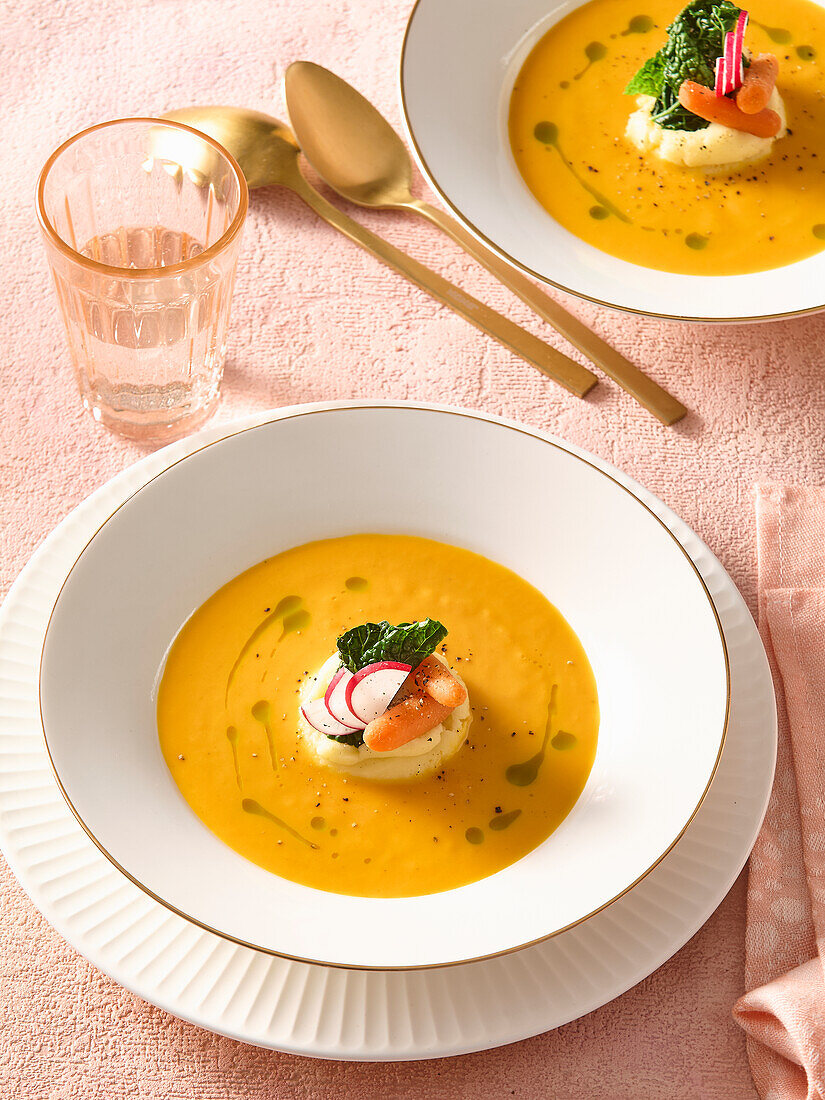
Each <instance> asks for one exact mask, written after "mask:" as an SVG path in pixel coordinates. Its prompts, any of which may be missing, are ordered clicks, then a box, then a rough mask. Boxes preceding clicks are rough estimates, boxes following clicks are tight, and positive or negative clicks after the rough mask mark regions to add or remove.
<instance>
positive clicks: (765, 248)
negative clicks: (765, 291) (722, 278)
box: [509, 0, 825, 275]
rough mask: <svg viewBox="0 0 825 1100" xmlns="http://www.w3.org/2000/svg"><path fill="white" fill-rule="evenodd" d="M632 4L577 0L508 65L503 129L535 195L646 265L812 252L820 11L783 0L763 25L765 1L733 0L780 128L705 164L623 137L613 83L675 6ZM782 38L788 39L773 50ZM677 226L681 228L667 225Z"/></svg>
mask: <svg viewBox="0 0 825 1100" xmlns="http://www.w3.org/2000/svg"><path fill="white" fill-rule="evenodd" d="M637 3H638V0H635V2H634V0H590V2H589V3H585V4H582V5H581V6H580V7H577V8H575V9H574V10H573V11H570V12H569V13H568V14H567V15H566V16H565V17H564V18H563V19H561V20H560V21H559V22H558V23H556V24H554V25H553V26H552V27H551V28H550V29H549V30H548V31H547V33H546V34H545V35H544V37H543V38H541V39H540V40H539V41H538V42H537V43H536V44H535V46H534V48H533V50H532V51H531V53H530V54H529V55H528V57H527V60H526V61H525V63H524V65H523V66H522V69H521V71H520V72H519V74H518V79H517V80H516V82H515V85H514V87H513V93H512V96H511V99H510V113H509V134H510V143H511V147H512V151H513V156H514V158H515V161H516V165H517V167H518V169H519V172H520V173H521V175H522V177H523V179H524V181H525V183H526V184H527V186H528V187H529V188H530V190H531V191H532V193H533V195H534V196H535V198H536V199H537V200H538V202H539V203H540V204H541V205H542V206H543V207H544V209H545V210H546V211H547V213H548V215H549V216H550V217H552V218H553V219H555V221H557V222H558V223H559V224H560V225H561V226H563V227H564V228H565V229H567V230H568V231H570V232H571V233H573V234H575V235H576V236H577V237H579V238H580V239H582V240H583V241H585V242H587V243H588V244H590V245H592V246H593V247H594V248H597V249H600V250H601V251H603V252H606V253H608V254H610V255H613V256H617V257H619V258H620V259H623V260H626V261H628V262H630V263H634V264H638V265H641V266H644V267H649V268H654V269H657V270H663V271H673V272H679V273H684V274H690V275H737V274H746V273H748V272H753V271H762V270H767V269H769V268H776V267H781V266H784V265H786V264H790V263H794V262H796V261H798V260H802V259H804V258H806V257H807V256H810V255H812V254H814V253H815V252H818V251H821V250H822V248H823V243H822V238H819V237H818V236H817V235H816V234H814V235H812V234H811V226H812V225H815V224H818V223H820V222H822V221H823V216H822V211H823V209H825V157H823V156H822V152H821V150H822V134H823V133H825V97H824V96H823V95H822V90H823V88H825V63H824V62H823V59H825V11H824V10H823V9H822V8H821V7H820V6H819V5H818V4H815V3H812V2H811V0H784V2H783V4H782V17H783V24H784V25H783V26H782V27H775V26H773V25H772V22H771V11H772V5H771V4H770V3H769V2H768V0H753V2H749V3H748V4H747V5H746V7H747V8H748V10H749V11H750V14H751V23H750V25H749V28H748V32H747V36H746V45H747V47H748V48H749V49H750V50H752V51H753V52H754V53H759V52H777V53H778V54H779V63H780V72H779V80H778V89H779V92H780V94H781V95H782V98H783V100H784V102H785V107H786V111H787V115H788V129H789V133H788V134H787V136H785V137H783V138H781V139H780V140H778V141H777V142H776V143H775V145H774V146H773V148H772V151H771V152H770V154H769V156H768V157H767V158H766V159H765V160H763V161H760V162H759V163H758V164H755V165H752V166H750V167H746V168H743V170H742V171H740V172H737V173H730V172H725V171H719V172H718V173H716V172H714V173H707V172H706V171H703V170H701V169H692V168H684V167H680V166H678V165H674V164H668V163H667V162H665V161H662V160H660V159H659V158H658V157H656V156H655V155H654V154H651V155H648V156H643V155H641V154H640V153H639V151H638V150H637V149H636V148H635V146H633V145H632V144H631V143H630V141H629V140H627V139H626V138H625V128H626V126H627V120H628V118H629V116H630V114H631V113H632V112H633V111H634V110H635V109H636V100H635V97H633V96H627V95H625V94H624V89H625V88H626V86H627V84H628V82H629V81H630V79H631V78H632V77H633V75H634V74H635V73H636V72H637V71H638V69H640V68H641V66H642V65H643V64H644V63H645V62H646V61H647V60H648V59H649V58H650V57H651V56H652V55H653V54H654V53H655V51H656V50H658V49H659V48H660V47H661V46H662V45H663V44H664V42H665V40H666V27H667V26H668V25H669V24H670V23H671V22H672V21H673V18H674V17H675V15H676V14H677V12H678V11H679V9H680V7H682V6H684V3H683V2H682V3H679V2H678V0H650V3H646V4H645V10H644V12H640V11H639V8H638V6H637ZM643 28H648V29H646V30H643ZM614 39H615V43H616V44H615V45H614V44H613V40H614ZM608 41H610V43H611V45H610V48H609V49H607V47H605V45H604V44H605V42H608ZM791 42H794V43H798V44H799V45H796V46H795V47H794V48H788V49H785V50H779V51H777V44H781V45H784V46H786V47H788V46H789V44H790V43H791ZM597 45H598V46H601V47H602V48H603V49H604V50H605V51H606V52H605V53H604V54H601V52H600V51H598V50H594V49H593V48H594V47H596V46H597ZM589 49H590V50H591V52H592V53H593V56H594V58H595V57H596V56H597V55H598V56H599V60H598V61H597V62H596V61H593V60H591V59H590V57H589V56H588V53H587V51H588V50H589ZM583 54H584V55H585V57H586V58H587V64H586V66H583V65H582V61H581V59H582V55H583ZM577 77H578V78H579V79H576V78H577ZM563 84H568V85H569V87H568V88H566V89H565V88H562V87H561V85H563ZM594 201H595V203H596V206H595V207H594V205H593V204H594ZM598 208H603V209H605V210H607V211H608V212H609V214H610V215H611V216H610V217H605V216H604V215H603V214H601V213H596V212H595V211H596V210H597V209H598ZM681 227H685V228H687V227H689V228H690V230H691V232H689V233H688V232H686V233H685V234H680V233H678V232H677V230H678V229H679V228H681ZM700 241H701V242H703V243H702V244H700V243H699V242H700Z"/></svg>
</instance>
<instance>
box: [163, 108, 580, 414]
mask: <svg viewBox="0 0 825 1100" xmlns="http://www.w3.org/2000/svg"><path fill="white" fill-rule="evenodd" d="M164 117H165V118H168V119H172V120H173V121H177V122H184V123H186V124H187V125H189V126H191V127H193V128H194V129H195V130H200V131H202V132H203V133H205V134H208V135H209V136H210V137H213V138H214V139H215V140H216V141H217V142H219V143H220V144H221V145H222V146H223V147H224V148H225V149H228V150H229V152H230V153H231V154H232V155H233V156H234V157H235V159H236V160H237V162H238V164H239V165H240V167H241V170H242V172H243V174H244V176H245V177H246V182H247V183H248V184H249V187H250V188H255V187H270V186H277V187H286V188H288V189H289V190H291V191H294V192H295V194H296V195H298V196H299V198H301V199H303V201H304V202H305V203H306V204H307V205H308V206H309V207H311V208H312V209H313V210H314V211H315V213H316V214H318V215H319V217H321V218H323V219H324V221H326V222H329V224H330V225H332V226H334V227H335V228H336V229H338V230H340V232H341V233H343V234H344V235H345V236H347V237H349V238H350V240H352V241H355V243H356V244H359V245H361V247H362V248H365V249H366V250H367V251H368V252H372V253H373V254H374V255H375V256H377V257H378V258H379V259H380V260H383V261H384V263H385V264H388V265H389V266H390V267H392V268H394V269H395V270H396V271H398V272H400V273H401V274H402V275H405V276H406V277H407V278H408V279H409V280H410V281H411V282H413V283H415V284H416V285H417V286H420V287H421V288H422V289H423V290H426V291H427V292H428V293H429V294H432V296H433V297H434V298H437V299H438V301H439V302H443V303H444V305H446V306H449V307H450V309H453V310H454V311H455V312H456V313H459V314H460V315H461V316H462V317H464V318H465V320H467V321H469V322H470V323H471V324H473V325H475V326H476V328H479V329H481V331H482V332H485V333H487V335H488V336H492V337H493V339H494V340H498V342H499V343H500V344H503V345H504V346H505V347H506V348H508V349H509V350H510V351H513V352H515V354H516V355H520V356H521V357H522V358H523V359H526V360H527V361H528V362H529V363H532V364H533V366H535V367H538V369H539V370H540V371H542V372H543V373H544V374H546V375H548V376H549V377H550V378H553V379H554V380H555V381H556V382H558V383H559V384H560V385H562V386H564V387H565V388H566V389H568V390H570V392H571V393H575V394H576V395H577V396H579V397H584V395H585V394H586V393H587V392H588V391H589V390H591V389H592V388H593V386H595V385H596V382H597V379H596V376H595V375H594V374H593V373H592V371H589V370H587V368H586V367H583V366H582V365H581V364H580V363H576V362H575V361H574V360H573V359H570V358H568V357H567V356H566V355H564V354H562V352H560V351H557V350H556V348H553V347H550V345H549V344H546V343H544V341H543V340H540V339H539V338H538V337H537V336H533V335H532V333H529V332H527V331H526V330H525V329H523V328H521V327H520V326H519V325H517V324H515V322H513V321H511V320H509V319H508V318H507V317H503V316H502V315H501V314H500V313H496V311H495V310H493V309H490V307H489V306H486V305H484V304H483V303H482V302H479V301H478V300H477V299H476V298H473V297H471V296H470V295H469V294H466V293H465V292H464V291H463V290H461V289H460V288H459V287H457V286H455V285H454V284H453V283H451V282H448V280H447V279H444V278H442V276H441V275H437V274H436V273H435V272H434V271H431V270H430V269H429V268H428V267H425V266H424V265H423V264H421V263H419V262H418V261H417V260H414V259H413V258H412V257H411V256H408V255H407V254H406V253H405V252H402V251H401V250H400V249H399V248H396V247H395V246H394V245H391V244H390V243H389V242H388V241H385V240H384V239H383V238H382V237H379V236H377V235H376V234H375V233H372V232H370V230H369V229H366V228H365V227H364V226H363V225H360V224H359V223H358V222H357V221H355V220H354V219H353V218H351V217H349V215H348V214H345V213H344V212H343V210H339V209H338V208H337V207H336V206H333V205H332V203H330V202H328V201H327V200H326V199H325V198H324V196H323V195H321V194H320V192H318V191H316V190H315V188H314V187H312V186H311V185H310V184H309V183H307V181H306V180H305V179H304V177H303V175H302V174H301V170H300V168H299V166H298V156H299V154H300V152H301V150H300V147H299V145H298V142H297V141H296V140H295V136H294V134H293V133H292V131H291V130H290V129H289V127H288V126H285V125H284V123H282V122H279V121H278V120H277V119H276V118H271V117H270V116H269V115H264V114H260V113H259V112H258V111H248V110H246V109H244V108H241V107H184V108H183V109H181V110H179V111H169V112H167V114H166V115H165V116H164ZM180 138H181V135H179V134H177V133H174V132H173V131H171V130H169V129H167V130H162V129H161V128H160V127H159V128H158V134H157V137H156V141H155V146H154V149H153V152H154V153H155V155H157V156H165V157H168V158H169V159H171V160H175V156H176V152H177V146H176V144H175V143H176V142H177V141H178V140H179V139H180ZM180 151H181V155H185V156H186V157H187V158H188V159H186V160H182V161H181V163H182V164H184V165H185V168H186V170H187V171H189V172H190V173H193V174H196V173H197V171H198V165H197V164H195V163H193V162H192V153H191V150H190V149H189V148H188V147H186V146H185V144H184V143H183V142H182V143H181V145H180Z"/></svg>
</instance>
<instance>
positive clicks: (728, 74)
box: [725, 31, 736, 95]
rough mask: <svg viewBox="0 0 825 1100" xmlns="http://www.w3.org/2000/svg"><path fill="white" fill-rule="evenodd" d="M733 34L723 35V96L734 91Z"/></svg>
mask: <svg viewBox="0 0 825 1100" xmlns="http://www.w3.org/2000/svg"><path fill="white" fill-rule="evenodd" d="M734 37H735V36H734V33H733V31H730V32H729V33H728V34H726V35H725V94H726V95H727V94H728V93H730V92H733V91H735V90H736V77H735V75H734V73H735V68H734V56H733V54H734Z"/></svg>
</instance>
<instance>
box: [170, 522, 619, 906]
mask: <svg viewBox="0 0 825 1100" xmlns="http://www.w3.org/2000/svg"><path fill="white" fill-rule="evenodd" d="M429 616H432V617H434V618H436V619H438V620H439V621H440V622H441V623H443V624H444V626H445V627H446V628H447V630H448V631H449V633H448V634H447V637H446V640H445V642H444V644H443V646H441V645H440V646H439V648H438V653H439V655H440V656H441V657H442V658H443V659H444V660H445V661H446V662H447V663H448V664H450V665H452V666H453V667H454V668H455V670H456V672H457V673H458V674H459V675H460V676H461V678H462V679H463V681H464V683H465V684H466V686H467V689H468V692H469V703H470V706H471V716H472V720H471V722H470V723H469V732H468V736H467V739H466V742H464V743H463V744H461V743H460V747H459V748H458V751H457V752H456V753H455V754H454V755H452V756H451V757H450V759H449V760H447V761H446V762H445V763H444V765H443V767H440V768H439V770H438V771H436V772H434V773H432V774H429V775H426V776H422V777H420V778H408V779H405V780H403V781H397V780H396V781H392V782H387V781H377V780H375V779H373V778H371V777H370V776H368V775H361V774H353V773H352V772H351V771H346V770H341V769H339V768H336V767H334V766H324V765H323V764H321V763H319V761H318V758H317V756H316V754H315V753H314V752H313V751H311V746H310V744H309V743H308V739H307V738H306V736H302V734H301V729H300V722H299V716H298V711H299V706H300V703H301V693H302V686H303V685H304V684H305V683H306V681H307V677H311V676H313V675H314V673H315V672H316V671H317V670H318V669H319V667H320V666H322V665H323V664H324V662H325V661H327V660H328V658H329V657H330V654H331V653H334V652H335V650H336V639H337V638H338V636H339V635H341V634H342V633H343V632H344V631H347V630H349V629H350V628H351V627H354V626H357V625H359V624H362V623H366V622H380V621H381V620H384V619H387V620H389V621H390V622H391V623H409V622H418V621H419V620H421V619H424V618H427V617H429ZM157 719H158V729H159V735H160V744H161V748H162V750H163V754H164V757H165V759H166V762H167V764H168V766H169V769H170V771H171V773H172V776H173V777H174V780H175V782H176V783H177V785H178V787H179V788H180V791H181V794H182V795H183V797H184V798H185V799H186V801H187V802H188V803H189V805H190V806H191V807H192V809H193V810H194V812H195V813H196V814H197V815H198V817H199V818H200V819H201V820H202V821H203V822H204V823H205V824H206V825H207V826H208V828H210V829H211V830H212V831H213V832H214V833H216V834H217V836H219V837H220V838H221V839H222V840H223V841H225V842H226V843H227V844H229V845H230V846H231V847H232V848H234V849H235V850H236V851H237V852H239V853H241V855H243V856H246V857H247V858H248V859H250V860H252V861H253V862H255V863H258V864H260V865H261V866H262V867H265V868H267V869H268V870H270V871H272V872H274V873H275V874H277V875H281V876H283V877H284V878H288V879H292V880H293V881H295V882H299V883H303V884H305V885H307V886H313V887H315V888H317V889H320V890H330V891H334V892H336V893H343V894H357V895H361V896H368V897H403V896H411V895H416V894H428V893H433V892H436V891H439V890H447V889H450V888H452V887H456V886H461V885H463V884H465V883H468V882H473V881H474V880H476V879H479V878H483V877H484V876H486V875H490V874H493V873H494V872H495V871H499V870H501V869H502V868H503V867H506V866H507V865H508V864H510V863H513V862H514V861H515V860H517V859H519V858H521V857H522V856H524V855H525V854H526V853H528V852H530V851H531V850H532V849H533V848H535V847H536V846H537V845H538V844H541V842H542V841H543V840H545V839H546V838H547V837H548V836H549V835H550V833H552V832H553V830H554V829H555V828H556V827H557V826H558V825H559V823H560V822H561V821H562V820H563V819H564V818H565V817H566V816H567V814H568V813H569V812H570V810H571V808H572V807H573V805H574V804H575V802H576V800H577V799H578V797H579V795H580V794H581V791H582V789H583V787H584V785H585V782H586V780H587V777H588V774H589V772H590V768H591V765H592V763H593V758H594V755H595V751H596V737H597V731H598V724H599V712H598V703H597V697H596V686H595V682H594V679H593V673H592V671H591V669H590V665H589V663H588V660H587V657H586V656H585V653H584V651H583V649H582V647H581V644H580V643H579V641H578V639H577V638H576V636H575V634H574V633H573V631H572V629H571V628H570V626H569V625H568V623H567V622H566V621H565V620H564V618H563V617H562V616H561V614H560V613H559V612H558V611H557V610H556V608H555V607H553V605H552V604H550V603H549V602H548V600H547V599H546V598H545V597H544V596H543V595H542V594H541V593H540V592H539V591H537V589H535V588H533V587H532V585H530V584H528V583H527V582H526V581H524V580H523V579H522V578H521V577H518V576H517V575H516V574H515V573H513V572H511V571H510V570H508V569H505V568H503V567H502V566H500V565H497V564H495V563H494V562H492V561H489V560H488V559H487V558H484V557H481V556H480V555H478V554H474V553H471V552H470V551H468V550H463V549H459V548H457V547H454V546H448V545H445V544H443V543H439V542H433V541H431V540H428V539H421V538H413V537H408V536H400V535H357V536H350V537H346V538H336V539H329V540H325V541H322V542H314V543H309V544H307V545H305V546H299V547H296V548H295V549H293V550H289V551H287V552H285V553H282V554H279V555H278V556H277V557H273V558H270V559H268V560H267V561H264V562H261V563H260V564H259V565H256V566H254V567H253V568H252V569H249V570H248V571H247V572H245V573H243V574H241V576H239V577H237V578H236V579H235V580H232V581H230V582H229V583H228V584H227V585H225V586H224V587H223V588H222V589H220V591H218V592H217V593H215V595H214V596H212V597H211V599H209V600H207V602H206V603H205V604H204V605H203V606H202V607H201V608H200V609H199V610H197V611H196V612H195V614H194V615H193V616H192V617H191V618H190V619H189V620H188V621H187V622H186V623H185V624H184V626H183V628H182V629H181V632H180V634H179V635H178V637H177V639H176V640H175V642H174V644H173V646H172V648H171V650H170V653H169V656H168V659H167V662H166V667H165V670H164V672H163V676H162V679H161V683H160V688H159V694H158V701H157Z"/></svg>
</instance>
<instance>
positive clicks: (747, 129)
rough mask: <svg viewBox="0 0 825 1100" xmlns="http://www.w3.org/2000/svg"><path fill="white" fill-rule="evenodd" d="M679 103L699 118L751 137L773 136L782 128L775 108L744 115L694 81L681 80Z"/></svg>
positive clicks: (724, 99)
mask: <svg viewBox="0 0 825 1100" xmlns="http://www.w3.org/2000/svg"><path fill="white" fill-rule="evenodd" d="M679 102H680V103H681V104H682V106H683V107H685V108H687V110H688V111H692V112H693V113H694V114H695V115H698V116H699V118H704V119H706V120H707V121H708V122H719V123H721V124H722V125H723V126H729V127H730V128H731V129H732V130H742V131H743V133H746V134H753V135H754V137H762V138H770V137H776V135H777V134H778V133H779V131H780V130H781V129H782V120H781V119H780V117H779V115H778V114H777V113H776V111H771V110H770V108H768V107H766V108H765V109H764V110H762V111H760V112H759V113H758V114H755V115H746V114H745V112H744V111H740V110H739V108H738V107H737V106H736V104H735V103H734V101H733V100H732V99H728V98H727V97H722V98H721V99H720V98H719V97H718V96H717V95H716V93H715V92H714V90H713V89H712V88H706V87H705V86H704V85H703V84H697V83H696V81H695V80H685V81H684V83H683V84H682V87H681V88H680V89H679Z"/></svg>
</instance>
